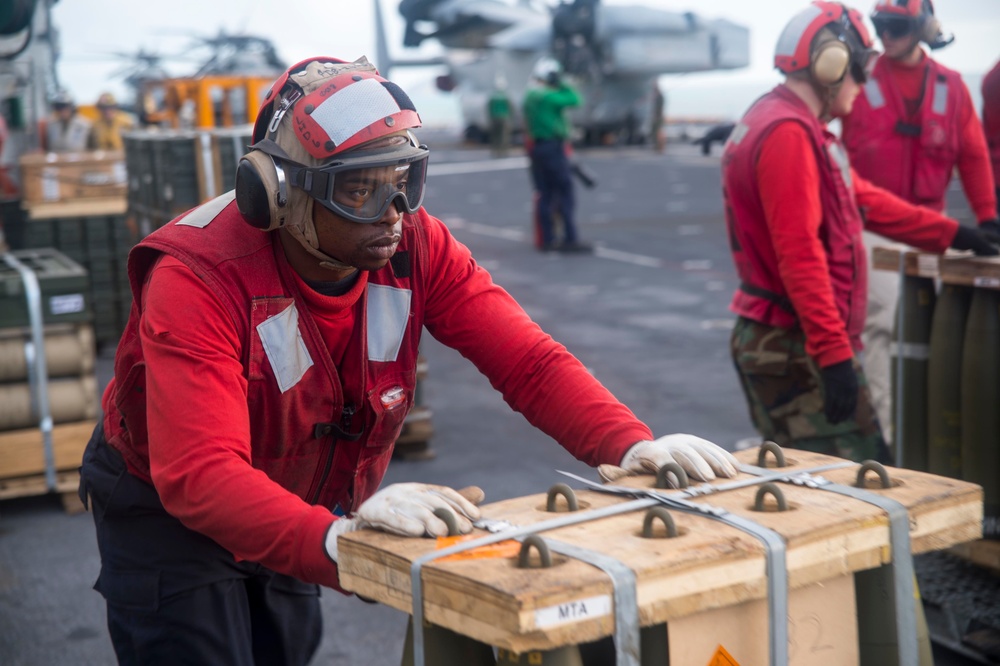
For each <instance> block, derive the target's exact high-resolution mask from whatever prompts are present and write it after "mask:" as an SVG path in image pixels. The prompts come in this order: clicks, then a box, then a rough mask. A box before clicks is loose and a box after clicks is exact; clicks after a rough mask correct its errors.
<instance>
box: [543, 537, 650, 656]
mask: <svg viewBox="0 0 1000 666" xmlns="http://www.w3.org/2000/svg"><path fill="white" fill-rule="evenodd" d="M545 545H547V546H548V547H549V550H554V551H555V552H557V553H560V554H562V555H567V556H569V557H572V558H574V559H577V560H580V561H582V562H586V563H587V564H592V565H593V566H595V567H597V568H598V569H600V570H601V571H603V572H604V573H606V574H608V576H610V577H611V582H612V584H613V585H614V601H615V665H616V666H639V659H640V651H641V641H640V636H639V600H638V598H637V597H636V592H635V572H633V571H632V569H630V568H629V567H628V565H626V564H625V563H624V562H622V561H621V560H616V559H615V558H613V557H610V556H608V555H605V554H603V553H598V552H596V551H593V550H587V549H586V548H580V547H579V546H574V545H573V544H569V543H563V542H562V541H556V540H555V539H546V540H545Z"/></svg>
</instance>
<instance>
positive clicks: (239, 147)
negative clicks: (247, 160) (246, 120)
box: [211, 125, 253, 195]
mask: <svg viewBox="0 0 1000 666" xmlns="http://www.w3.org/2000/svg"><path fill="white" fill-rule="evenodd" d="M211 135H212V160H213V164H214V168H215V184H216V187H215V194H216V195H219V194H222V193H223V192H228V191H229V190H231V189H233V188H235V187H236V167H237V166H238V165H239V162H240V158H241V157H243V156H244V155H246V153H247V150H248V149H249V146H250V143H251V142H252V141H253V125H241V126H239V127H222V128H218V129H214V130H212V131H211Z"/></svg>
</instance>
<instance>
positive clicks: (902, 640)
mask: <svg viewBox="0 0 1000 666" xmlns="http://www.w3.org/2000/svg"><path fill="white" fill-rule="evenodd" d="M740 471H741V472H746V473H748V474H755V475H760V474H769V475H771V474H770V472H769V471H768V470H765V469H764V468H762V467H755V466H753V465H741V466H740ZM771 476H773V475H771ZM778 481H782V482H785V483H792V484H795V485H798V486H804V487H806V488H816V489H818V490H829V491H830V492H834V493H837V494H838V495H845V496H847V497H852V498H854V499H856V500H860V501H862V502H867V503H868V504H872V505H874V506H877V507H878V508H880V509H882V510H883V511H885V512H886V513H887V514H888V515H889V545H890V547H891V548H892V577H893V596H894V597H895V603H896V640H897V641H899V664H900V666H910V665H911V664H916V663H919V662H920V644H919V642H918V640H917V609H916V590H915V589H914V587H913V580H914V575H915V574H914V571H913V557H912V556H911V551H910V519H909V516H908V514H907V511H906V507H905V506H903V505H902V504H900V503H899V502H897V501H896V500H894V499H892V498H889V497H885V496H883V495H879V494H878V493H873V492H872V491H870V490H865V489H864V488H856V487H852V486H845V485H842V484H839V483H833V482H831V481H829V480H828V479H824V478H823V477H821V476H812V475H811V474H809V473H807V471H805V470H804V471H802V472H794V473H792V474H787V475H786V476H785V478H783V479H778Z"/></svg>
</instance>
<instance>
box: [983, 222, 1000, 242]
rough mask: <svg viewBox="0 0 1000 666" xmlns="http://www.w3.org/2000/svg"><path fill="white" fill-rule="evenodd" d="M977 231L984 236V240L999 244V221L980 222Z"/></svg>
mask: <svg viewBox="0 0 1000 666" xmlns="http://www.w3.org/2000/svg"><path fill="white" fill-rule="evenodd" d="M979 230H980V231H982V232H983V234H984V235H985V236H986V240H988V241H989V242H991V243H994V244H1000V220H996V219H993V220H982V221H981V222H980V223H979Z"/></svg>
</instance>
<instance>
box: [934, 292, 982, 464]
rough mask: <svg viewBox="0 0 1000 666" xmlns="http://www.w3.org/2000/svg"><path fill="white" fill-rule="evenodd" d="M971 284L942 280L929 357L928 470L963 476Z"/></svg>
mask: <svg viewBox="0 0 1000 666" xmlns="http://www.w3.org/2000/svg"><path fill="white" fill-rule="evenodd" d="M971 302H972V288H971V287H964V286H961V285H957V284H943V285H941V291H940V292H939V293H938V299H937V304H936V305H935V306H934V319H933V322H932V324H931V340H930V356H929V358H928V360H927V446H928V450H927V471H928V472H930V473H931V474H939V475H941V476H949V477H951V478H953V479H957V478H961V476H962V422H961V418H962V398H961V384H962V382H961V378H962V348H963V345H964V341H965V322H966V319H967V318H968V316H969V305H970V304H971Z"/></svg>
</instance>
